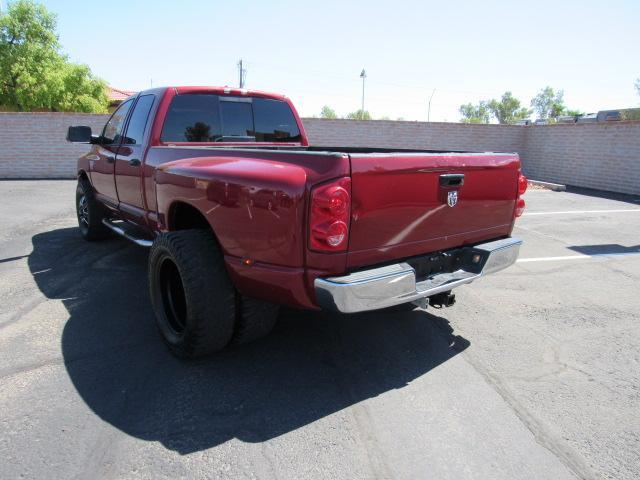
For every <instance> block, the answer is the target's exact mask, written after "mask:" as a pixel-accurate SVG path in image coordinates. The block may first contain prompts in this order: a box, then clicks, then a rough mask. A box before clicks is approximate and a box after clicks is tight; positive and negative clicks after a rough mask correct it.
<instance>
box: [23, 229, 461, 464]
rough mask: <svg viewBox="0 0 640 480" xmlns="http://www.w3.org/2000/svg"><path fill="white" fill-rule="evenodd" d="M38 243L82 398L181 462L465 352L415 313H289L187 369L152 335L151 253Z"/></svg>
mask: <svg viewBox="0 0 640 480" xmlns="http://www.w3.org/2000/svg"><path fill="white" fill-rule="evenodd" d="M32 240H33V253H32V254H31V255H30V257H29V261H28V263H29V268H30V270H31V273H32V275H33V277H34V279H35V281H36V283H37V285H38V287H39V288H40V290H41V291H42V292H43V293H44V294H45V295H46V296H47V297H48V298H54V299H61V300H62V301H63V303H64V305H65V306H66V308H67V310H68V313H69V319H68V321H67V322H66V325H65V328H64V332H63V335H62V345H61V348H62V355H63V360H64V364H65V367H66V369H67V371H68V374H69V377H70V378H71V380H72V382H73V384H74V386H75V388H76V389H77V391H78V393H79V394H80V396H81V397H82V399H83V400H84V401H85V402H86V404H87V405H88V406H89V408H91V410H92V411H93V412H95V414H96V415H98V416H99V417H100V418H101V419H102V420H104V421H105V422H108V423H109V424H111V425H113V426H114V427H116V428H118V429H120V430H121V431H123V432H125V433H126V434H128V435H131V436H133V437H137V438H140V439H143V440H148V441H158V442H161V443H162V444H163V445H164V446H165V447H166V448H169V449H171V450H175V451H177V452H179V453H181V454H187V453H190V452H194V451H199V450H204V449H207V448H210V447H214V446H216V445H219V444H221V443H224V442H226V441H228V440H231V439H234V438H236V439H239V440H240V441H243V442H263V441H266V440H269V439H271V438H274V437H277V436H279V435H282V434H285V433H287V432H290V431H293V430H295V429H297V428H300V427H303V426H305V425H308V424H310V423H312V422H314V421H317V420H320V419H322V418H324V417H326V416H328V415H331V414H332V413H335V412H338V411H340V410H342V409H344V408H346V407H349V406H351V405H354V404H356V403H358V402H361V401H363V400H365V399H368V398H371V397H375V396H378V395H380V394H383V393H385V392H387V391H389V390H393V389H399V388H403V387H404V386H405V385H407V383H408V382H411V381H413V380H415V379H417V378H418V377H421V376H422V375H424V374H425V373H427V372H429V371H430V370H432V369H434V368H435V367H437V366H438V365H440V364H442V363H443V362H446V361H447V360H449V359H450V358H452V357H453V356H455V355H457V354H458V353H459V352H460V351H462V350H464V349H465V348H466V347H467V346H468V345H469V343H468V342H467V341H466V340H465V339H464V338H461V337H458V336H454V334H453V332H452V330H451V327H450V326H449V323H448V322H447V321H446V320H445V319H443V318H440V317H437V316H434V315H430V314H427V313H425V312H424V311H420V310H418V311H414V312H406V313H370V314H360V315H353V316H343V315H329V314H325V313H316V312H301V311H293V310H289V311H285V312H283V314H282V315H281V319H280V322H279V324H278V326H277V327H276V329H275V331H274V332H273V333H272V334H271V335H270V336H269V337H267V338H265V339H263V340H260V341H258V342H255V343H253V344H250V345H246V346H244V347H240V348H236V349H232V350H229V351H226V352H222V353H220V354H217V355H214V356H213V357H211V358H209V359H206V360H201V361H197V362H185V361H180V360H178V359H176V358H174V357H173V356H171V355H170V354H169V352H168V350H167V349H166V348H165V346H164V344H163V343H162V341H161V339H160V336H159V334H158V333H157V331H156V328H155V323H154V317H153V312H152V310H151V306H150V302H149V296H148V292H147V278H146V262H147V251H146V250H144V249H141V248H139V247H137V246H134V245H131V244H129V243H127V242H126V241H124V240H120V239H115V238H114V239H111V240H106V241H104V242H97V243H92V244H88V243H86V242H84V240H82V239H81V238H80V235H79V233H78V231H77V229H76V228H65V229H59V230H54V231H50V232H46V233H41V234H38V235H35V236H34V237H33V239H32Z"/></svg>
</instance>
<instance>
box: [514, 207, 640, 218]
mask: <svg viewBox="0 0 640 480" xmlns="http://www.w3.org/2000/svg"><path fill="white" fill-rule="evenodd" d="M623 212H636V213H638V212H640V208H627V209H624V210H566V211H564V212H524V213H523V214H522V216H523V217H528V216H531V215H567V214H572V213H573V214H582V213H623Z"/></svg>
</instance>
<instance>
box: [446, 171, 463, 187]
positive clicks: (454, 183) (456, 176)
mask: <svg viewBox="0 0 640 480" xmlns="http://www.w3.org/2000/svg"><path fill="white" fill-rule="evenodd" d="M462 185H464V173H446V174H444V175H440V186H441V187H461V186H462Z"/></svg>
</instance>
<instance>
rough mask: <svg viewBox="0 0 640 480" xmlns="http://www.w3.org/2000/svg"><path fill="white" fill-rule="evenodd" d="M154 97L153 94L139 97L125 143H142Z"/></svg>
mask: <svg viewBox="0 0 640 480" xmlns="http://www.w3.org/2000/svg"><path fill="white" fill-rule="evenodd" d="M154 98H155V97H154V96H153V95H143V96H141V97H140V98H139V99H138V103H136V106H135V108H134V109H133V113H132V114H131V119H130V120H129V126H128V127H127V135H126V137H125V139H124V143H127V144H131V145H136V144H140V143H142V139H143V137H144V132H145V130H146V126H147V120H148V119H149V112H150V111H151V106H152V105H153V100H154Z"/></svg>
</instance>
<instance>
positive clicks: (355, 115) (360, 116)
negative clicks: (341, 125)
mask: <svg viewBox="0 0 640 480" xmlns="http://www.w3.org/2000/svg"><path fill="white" fill-rule="evenodd" d="M347 118H348V119H349V120H371V114H370V113H369V112H367V111H366V110H362V109H358V110H356V111H355V112H351V113H348V114H347Z"/></svg>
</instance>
